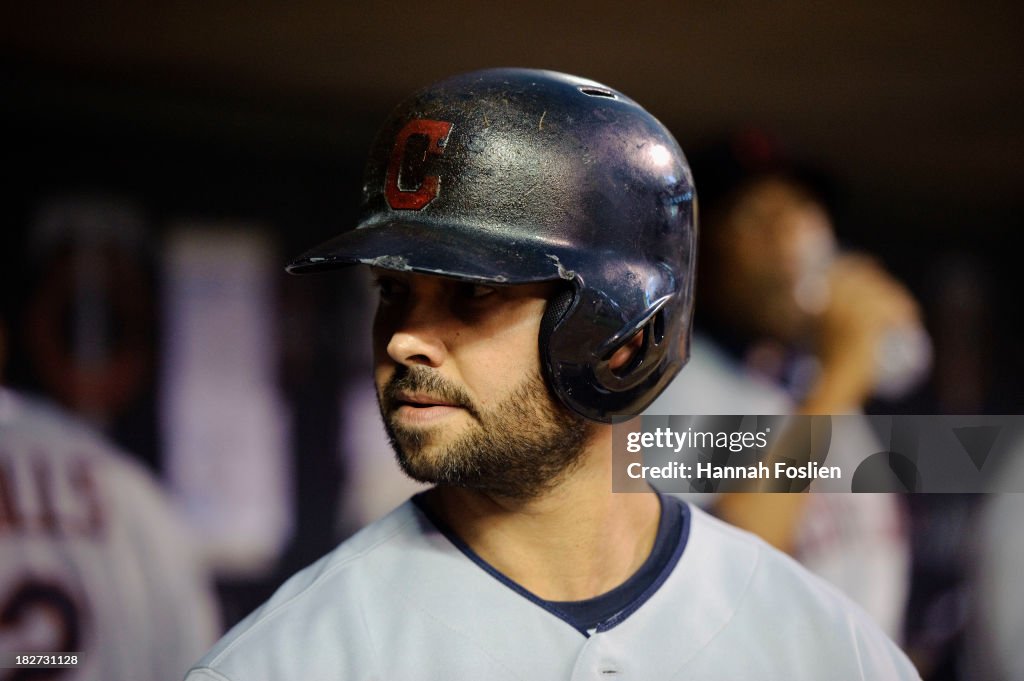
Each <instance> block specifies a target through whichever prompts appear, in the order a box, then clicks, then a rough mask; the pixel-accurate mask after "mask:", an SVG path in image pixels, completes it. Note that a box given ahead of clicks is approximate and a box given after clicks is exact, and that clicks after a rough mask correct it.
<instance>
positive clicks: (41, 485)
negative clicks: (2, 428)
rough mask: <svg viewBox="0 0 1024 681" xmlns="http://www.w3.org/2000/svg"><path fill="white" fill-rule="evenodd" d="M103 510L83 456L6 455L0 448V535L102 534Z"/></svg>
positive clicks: (73, 535)
mask: <svg viewBox="0 0 1024 681" xmlns="http://www.w3.org/2000/svg"><path fill="white" fill-rule="evenodd" d="M104 530H105V514H104V511H103V504H102V502H101V500H100V494H99V488H98V486H97V484H96V476H95V474H94V472H93V470H92V465H91V463H90V462H89V461H87V460H85V459H82V458H72V459H69V460H67V461H60V462H57V461H53V460H51V459H49V458H47V457H45V456H30V457H18V458H15V457H12V456H8V455H5V453H4V452H2V451H0V536H2V535H4V534H33V533H38V534H45V535H49V536H55V537H85V538H88V539H100V538H102V536H103V534H104Z"/></svg>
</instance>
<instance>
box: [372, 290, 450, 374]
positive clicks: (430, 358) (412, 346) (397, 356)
mask: <svg viewBox="0 0 1024 681" xmlns="http://www.w3.org/2000/svg"><path fill="white" fill-rule="evenodd" d="M386 316H387V317H388V319H386V320H385V321H384V324H385V329H384V330H385V332H386V333H387V334H389V335H388V336H387V338H386V340H387V345H386V352H387V354H388V356H389V357H390V358H391V359H392V360H393V361H395V362H397V363H398V364H404V365H406V366H412V365H422V366H428V367H433V368H437V367H439V366H441V364H443V363H444V360H445V358H446V357H447V355H448V347H447V344H446V341H445V338H446V334H447V333H448V332H449V330H450V329H449V328H448V327H449V326H450V324H449V323H448V322H449V321H450V320H448V319H447V315H445V314H444V310H443V309H442V306H440V305H438V304H437V301H434V300H430V299H424V298H422V297H416V298H414V299H412V300H410V301H408V303H407V304H406V305H404V306H403V309H402V310H397V311H393V312H389V313H387V315H386Z"/></svg>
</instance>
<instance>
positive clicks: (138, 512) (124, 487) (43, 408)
mask: <svg viewBox="0 0 1024 681" xmlns="http://www.w3.org/2000/svg"><path fill="white" fill-rule="evenodd" d="M0 302H2V301H0ZM0 312H2V310H0ZM3 331H4V325H3V323H2V319H0V355H2V354H3V352H2V350H3V338H4V333H3ZM2 360H3V358H2V356H0V368H2V365H3V361H2ZM218 632H219V622H218V617H217V612H216V606H215V601H214V598H213V592H212V589H211V588H210V584H209V581H208V575H207V573H206V572H205V570H204V569H203V568H202V567H201V563H200V561H199V559H198V557H197V556H196V555H195V552H194V545H193V543H192V542H191V539H190V537H189V536H188V535H187V534H186V532H185V530H184V528H183V527H182V525H181V524H180V523H179V521H178V519H177V517H176V516H175V515H174V514H173V512H172V510H171V508H170V505H169V504H168V502H167V500H166V499H165V498H164V496H163V493H162V491H161V490H160V489H159V487H158V486H157V484H156V483H155V482H154V481H153V480H152V478H151V477H150V476H149V475H148V474H147V473H146V472H145V471H144V470H143V469H142V467H141V466H140V465H138V464H136V463H134V462H132V461H130V460H129V459H128V458H127V457H126V456H125V455H124V454H122V453H121V452H118V451H116V450H114V449H113V448H112V447H111V446H110V445H109V444H108V443H106V442H105V441H103V440H102V439H101V438H99V437H98V436H97V435H96V434H95V433H93V432H92V431H91V430H90V429H89V428H87V427H86V426H85V425H83V424H81V423H79V422H78V421H77V420H76V419H74V418H73V417H71V416H70V415H68V414H66V413H64V412H63V411H62V410H60V409H58V408H56V407H53V406H51V405H48V404H45V403H43V402H40V401H36V400H33V399H29V398H27V397H25V396H23V395H20V394H17V393H15V392H14V391H12V390H7V389H4V388H3V387H2V386H0V656H2V657H3V660H4V663H3V664H0V680H3V681H15V680H16V679H44V678H45V679H54V680H55V681H56V680H60V681H90V680H93V679H95V680H97V681H99V680H100V679H102V680H104V681H111V680H124V681H137V680H139V679H154V680H161V679H177V678H180V677H181V674H182V673H183V672H184V671H185V670H186V669H187V668H188V665H189V664H190V663H192V662H193V661H195V658H196V656H197V655H200V654H201V653H202V651H203V650H205V649H206V648H207V647H208V646H209V645H210V643H211V642H213V641H214V640H215V639H216V636H217V634H218ZM57 653H68V654H72V655H73V657H74V664H73V665H72V666H68V667H62V668H26V667H21V668H16V667H11V666H9V665H11V664H13V663H14V662H15V660H13V659H12V658H13V656H14V655H16V654H26V655H27V654H36V655H52V654H57Z"/></svg>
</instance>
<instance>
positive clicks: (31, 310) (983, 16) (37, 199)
mask: <svg viewBox="0 0 1024 681" xmlns="http://www.w3.org/2000/svg"><path fill="white" fill-rule="evenodd" d="M1022 15H1024V10H1022V9H1021V7H1020V6H1019V5H1016V4H1014V3H1003V2H988V3H982V4H975V5H974V6H970V7H968V6H967V5H963V4H961V3H947V2H940V3H916V2H902V3H896V4H894V3H891V2H879V1H877V0H872V1H870V2H856V3H855V2H837V3H811V2H779V3H754V2H735V3H712V2H703V3H669V2H648V1H640V2H633V3H619V2H610V1H607V0H592V1H590V2H562V3H546V2H539V1H538V0H523V1H521V2H518V3H471V2H448V3H443V4H438V3H413V2H386V3H385V2H380V3H370V2H349V3H337V2H326V1H319V0H308V1H305V2H302V1H300V2H292V3H279V4H275V3H255V4H254V3H241V2H202V3H200V2H194V1H186V2H174V3H170V2H167V3H136V4H134V5H132V4H126V3H114V2H100V1H94V2H88V3H7V4H6V5H5V6H4V7H3V9H2V10H0V82H2V84H3V88H2V92H3V96H2V98H0V102H2V103H0V130H2V135H3V159H4V163H3V172H2V177H3V178H4V180H3V189H2V192H3V197H4V201H3V204H2V210H3V212H2V227H0V285H2V287H3V290H4V296H5V299H6V300H7V301H8V303H7V304H8V307H9V309H10V310H11V311H12V312H11V313H10V314H11V322H10V325H11V326H12V327H13V328H12V333H11V334H10V335H11V340H10V346H11V347H10V350H9V352H10V362H9V366H8V371H7V378H8V382H9V383H10V384H11V385H13V386H14V387H18V388H21V389H24V390H29V391H34V392H37V393H41V394H44V395H46V396H49V397H50V398H52V399H54V400H57V401H59V402H61V403H63V404H65V405H66V406H68V407H71V408H72V409H75V410H77V411H78V412H80V413H81V414H83V415H84V416H85V417H87V418H88V419H90V420H92V421H93V422H94V423H95V424H96V425H97V426H99V427H100V428H101V429H103V430H104V431H105V432H106V433H107V434H108V435H109V436H110V437H112V438H113V439H114V440H116V441H117V442H118V443H119V444H121V445H122V446H123V447H125V448H126V449H128V450H130V451H131V452H133V453H134V454H135V455H137V456H138V457H139V458H140V459H141V460H142V461H144V462H146V463H147V464H148V465H149V466H150V467H151V468H152V469H153V470H154V471H156V472H158V473H159V474H160V475H161V476H162V477H163V479H164V480H165V481H166V482H167V485H168V487H169V488H170V489H171V490H172V491H174V492H175V493H176V494H177V496H178V498H179V499H180V501H181V504H182V508H183V512H185V513H186V514H188V515H189V516H190V517H191V518H192V519H193V521H194V523H195V524H196V526H197V527H198V528H199V529H200V530H203V529H205V530H206V540H207V543H208V545H209V548H210V550H211V552H212V553H213V554H214V558H215V560H216V561H217V564H218V565H219V566H220V571H221V574H222V575H223V578H222V580H221V582H222V585H221V586H222V588H221V592H222V599H223V601H224V605H225V608H226V611H225V613H226V620H227V622H228V623H230V622H232V621H234V620H236V619H238V617H240V616H241V615H243V614H244V613H245V612H247V611H248V610H249V609H251V608H252V607H253V606H254V605H256V604H257V603H258V602H259V600H261V599H262V598H263V597H264V596H265V595H266V594H267V593H268V592H269V590H270V589H272V588H273V587H274V586H275V585H276V584H277V583H278V582H279V581H280V578H281V577H282V576H284V575H286V574H288V573H290V572H292V571H293V570H294V569H296V568H298V567H300V566H302V565H305V564H306V563H308V562H310V561H311V560H313V559H314V558H316V557H317V556H319V555H320V554H322V553H324V552H325V551H326V550H327V549H329V548H330V547H331V546H332V545H333V544H334V543H336V542H337V541H338V539H340V538H341V537H343V536H345V535H346V534H347V533H349V532H351V531H352V530H353V529H355V528H356V527H357V526H358V525H359V524H360V523H361V522H362V521H363V520H365V517H364V516H365V515H366V514H367V513H369V514H372V513H375V512H377V511H371V512H366V511H360V510H358V509H355V510H354V507H353V505H352V502H351V500H350V498H352V497H358V496H359V495H360V494H362V495H363V498H361V500H360V501H359V506H360V508H366V507H367V506H372V505H373V504H374V501H375V498H373V495H372V494H370V495H369V497H370V498H367V496H368V495H367V493H366V492H365V490H362V488H359V489H354V488H353V485H352V484H351V482H352V480H354V479H361V478H360V477H359V476H363V477H364V478H365V476H366V475H367V473H366V470H367V469H368V467H370V468H372V466H374V465H377V463H378V460H379V459H382V458H383V459H385V460H387V459H389V458H390V455H389V454H388V453H387V452H386V451H370V450H372V449H374V445H372V444H370V445H368V444H366V443H367V442H374V441H375V438H376V432H375V431H374V428H376V425H375V423H369V422H370V421H372V414H373V409H372V403H371V408H370V409H369V410H367V409H366V403H367V402H368V401H370V400H371V398H370V397H369V395H370V393H368V392H367V388H366V376H367V375H368V374H367V371H368V366H369V355H368V349H367V334H366V330H367V326H366V324H367V322H368V319H369V314H370V311H369V306H368V303H367V301H366V300H365V297H364V294H363V289H362V288H361V282H360V280H359V278H358V275H339V276H334V277H314V278H305V279H292V278H289V277H287V276H286V275H285V274H284V273H283V265H284V263H285V262H286V261H287V260H288V259H289V258H290V257H292V256H294V255H297V254H298V253H299V252H301V251H302V250H303V249H305V248H306V247H309V246H311V245H313V244H314V243H317V242H318V241H320V240H323V239H326V238H328V237H330V236H332V235H333V234H335V233H337V232H339V231H341V230H343V229H346V228H348V227H349V226H350V225H351V224H352V221H353V219H354V216H355V212H356V208H357V205H356V202H357V198H358V192H359V186H360V173H361V169H362V164H363V162H364V155H365V153H366V150H367V148H368V147H369V144H370V141H371V138H372V135H373V133H374V130H375V127H376V125H377V124H378V123H379V122H380V121H381V120H382V119H383V117H384V116H385V115H386V113H387V111H388V110H389V109H390V108H391V107H392V106H394V105H395V104H396V103H397V102H398V101H399V100H400V99H401V98H402V97H404V96H405V95H406V94H408V93H409V92H411V91H412V90H414V89H416V88H417V87H420V86H422V85H425V84H428V83H430V82H432V81H434V80H436V79H438V78H440V77H443V76H445V75H449V74H451V73H454V72H459V71H465V70H469V69H474V68H480V67H487V66H527V67H536V68H551V69H555V70H560V71H567V72H570V73H575V74H578V75H583V76H587V77H590V78H593V79H595V80H598V81H601V82H604V83H606V84H608V85H611V86H613V87H615V88H617V89H620V90H622V91H623V92H625V93H627V94H628V95H630V96H631V97H633V98H634V99H636V100H637V101H639V102H640V103H642V104H643V105H644V106H645V107H646V108H648V109H649V110H650V111H651V112H652V113H653V114H654V115H656V116H657V117H658V118H660V119H661V120H662V121H663V122H664V123H666V125H668V126H669V128H670V129H672V130H673V132H674V133H675V135H676V136H677V138H678V139H679V141H680V143H681V145H682V146H683V148H684V149H688V148H691V147H694V146H699V145H701V144H703V143H705V142H708V141H710V140H712V139H715V138H716V137H718V136H719V135H721V134H723V133H727V132H732V131H735V130H737V129H740V128H743V127H746V126H756V127H758V128H760V129H764V130H768V131H771V132H772V133H773V134H774V135H776V136H777V137H778V138H779V139H781V140H783V141H784V142H785V143H786V144H787V145H788V147H789V151H790V152H791V153H792V154H793V155H794V156H798V157H800V158H802V159H805V160H807V161H809V162H812V163H813V164H815V165H816V166H817V167H819V168H821V169H823V170H824V171H825V172H827V173H828V174H829V175H830V176H831V177H832V178H833V182H834V185H835V186H836V187H838V188H839V191H838V193H837V201H836V202H835V210H836V215H835V218H836V225H837V229H838V231H839V234H840V237H841V239H842V240H843V241H844V242H845V243H846V244H847V245H848V246H850V247H854V248H858V249H863V250H867V251H870V252H872V253H874V254H875V255H876V256H877V257H879V258H880V259H881V260H882V261H883V263H884V264H885V265H886V266H887V267H888V268H889V269H890V270H891V271H892V272H893V273H895V274H896V275H897V276H898V277H899V278H901V279H902V280H903V281H904V282H905V283H906V284H907V285H908V286H909V288H910V289H911V291H912V292H913V293H914V294H915V295H916V296H917V297H918V299H919V300H920V301H921V303H922V306H923V309H924V311H925V317H926V323H927V325H928V327H929V331H930V332H931V334H932V338H933V341H934V344H935V358H936V362H935V372H934V375H933V377H932V379H931V380H930V381H929V382H928V383H927V384H926V385H925V386H923V387H922V388H921V389H920V390H919V391H917V392H916V393H915V394H913V395H911V396H909V397H907V398H904V399H903V400H901V401H900V402H898V403H885V404H877V405H875V406H874V409H875V410H881V411H904V412H911V413H942V412H964V413H971V412H990V413H1019V412H1020V410H1021V407H1022V401H1024V391H1022V389H1021V388H1020V386H1021V385H1022V382H1024V357H1022V354H1021V353H1020V352H1019V347H1020V346H1021V342H1022V340H1024V338H1022V336H1024V328H1022V325H1021V319H1020V318H1021V314H1020V309H1021V308H1020V303H1019V297H1020V294H1021V293H1022V286H1021V283H1020V276H1019V262H1020V258H1021V256H1020V252H1021V248H1022V246H1024V237H1022V236H1021V227H1022V217H1021V215H1022V210H1021V209H1022V207H1024V199H1022V194H1021V191H1020V187H1021V186H1022V180H1024V169H1022V163H1021V158H1024V115H1022V114H1024V106H1022V105H1024V77H1022V75H1021V74H1022V73H1024V68H1022V67H1024V47H1022V44H1021V41H1020V27H1021V25H1022V19H1024V16H1022ZM697 187H698V194H699V191H700V178H699V177H698V178H697ZM698 305H699V302H698ZM353 405H355V406H353ZM369 431H373V432H370V434H369V435H366V434H365V432H369ZM352 433H363V434H360V435H355V436H353V435H352ZM377 439H378V440H379V438H377ZM368 459H369V460H371V461H372V462H373V463H370V464H368V463H367V460H368ZM357 471H362V472H361V473H359V474H358V475H357V474H356V472H357ZM371 475H372V473H371ZM957 503H959V502H954V501H951V500H941V501H939V502H936V505H937V506H938V507H939V508H940V512H938V513H937V514H935V517H939V518H940V521H939V522H940V523H945V524H940V526H939V527H940V534H941V533H943V532H944V531H945V530H946V529H949V528H954V529H955V528H957V527H959V526H958V525H957V523H959V522H961V520H962V517H963V515H962V514H959V515H958V514H956V513H953V515H952V516H951V517H952V519H951V520H948V519H947V520H946V521H942V520H941V516H942V512H943V511H941V509H946V508H953V507H956V505H957ZM968 505H969V504H968ZM929 517H932V516H929ZM929 546H930V545H929ZM921 550H925V551H926V552H927V551H928V550H936V551H937V550H939V549H936V548H935V547H931V548H930V549H929V548H928V547H926V548H925V549H921ZM949 550H950V551H952V552H953V553H956V551H957V550H958V549H956V548H955V547H954V548H951V549H949ZM958 555H959V554H958ZM948 560H954V562H955V561H956V560H959V559H949V558H947V561H948ZM944 574H945V573H943V575H944ZM943 575H940V576H939V577H937V578H935V579H937V580H938V581H940V582H941V581H942V580H943V579H945V578H946V577H944V576H943ZM933 577H934V576H933ZM950 579H953V578H950ZM947 606H948V604H946V605H944V606H942V607H947ZM950 607H952V606H950ZM954 609H955V608H954ZM922 616H923V615H922ZM933 616H935V617H939V618H940V619H941V618H943V617H946V616H947V614H946V611H942V612H941V613H940V614H939V615H933ZM952 616H953V617H958V616H959V615H956V613H954V615H952ZM908 621H911V622H912V617H911V618H910V620H908ZM942 635H945V634H942ZM939 673H940V672H935V674H934V675H933V676H932V678H955V677H954V676H947V677H941V676H939V675H938V674H939ZM946 673H948V674H955V672H946Z"/></svg>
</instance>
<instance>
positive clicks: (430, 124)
mask: <svg viewBox="0 0 1024 681" xmlns="http://www.w3.org/2000/svg"><path fill="white" fill-rule="evenodd" d="M451 131H452V124H451V123H448V122H447V121H430V120H426V119H422V118H419V119H415V120H411V121H409V122H408V123H406V124H405V126H404V127H403V128H402V130H401V131H400V132H399V133H398V137H396V138H395V146H394V148H392V149H391V158H390V159H389V160H388V174H387V178H386V179H385V181H384V196H385V197H386V198H387V200H388V205H389V206H391V207H392V208H394V209H396V210H420V209H421V208H423V207H424V206H426V205H427V204H428V203H430V202H431V201H433V200H434V199H435V198H436V197H437V193H438V191H439V190H440V187H441V180H440V178H438V176H437V175H424V176H423V179H422V181H421V182H420V185H419V187H416V188H413V189H402V187H401V186H400V181H401V179H402V178H401V175H402V165H403V161H405V160H406V159H405V156H406V152H407V149H406V147H407V146H408V144H409V138H410V137H413V136H415V135H423V136H425V137H426V138H427V148H426V150H425V151H424V152H423V156H422V158H420V159H418V162H419V164H421V165H422V163H423V162H424V161H426V160H427V156H428V155H431V156H440V155H441V154H443V153H444V146H445V144H446V143H447V142H448V135H449V134H450V133H451Z"/></svg>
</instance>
